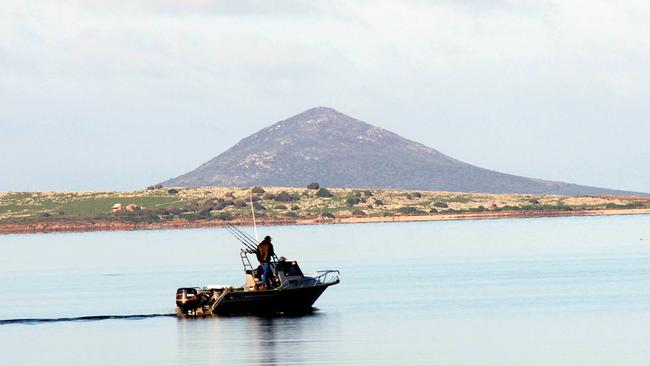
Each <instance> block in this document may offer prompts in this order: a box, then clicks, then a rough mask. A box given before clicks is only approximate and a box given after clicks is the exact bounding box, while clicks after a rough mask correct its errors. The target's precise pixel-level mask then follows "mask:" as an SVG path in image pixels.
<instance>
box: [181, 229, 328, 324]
mask: <svg viewBox="0 0 650 366" xmlns="http://www.w3.org/2000/svg"><path fill="white" fill-rule="evenodd" d="M228 229H229V231H230V232H231V233H232V234H233V235H234V236H235V237H236V238H238V239H239V240H240V242H242V243H243V244H244V246H245V247H244V248H242V249H240V252H239V254H240V259H241V262H242V265H243V267H244V284H243V285H242V286H239V287H233V286H227V285H226V286H224V285H210V286H204V287H182V288H179V289H178V290H176V314H177V315H179V316H208V315H236V314H294V313H296V314H297V313H310V312H312V311H313V305H314V303H315V302H316V300H318V298H319V297H320V296H321V295H322V294H323V292H324V291H325V290H326V289H327V288H328V287H330V286H333V285H336V284H338V283H339V282H340V272H339V271H338V270H322V271H317V272H314V273H310V274H303V272H302V270H301V268H300V266H299V265H298V262H297V261H295V260H291V261H290V260H287V259H285V258H284V257H280V258H278V257H277V256H273V259H272V261H271V271H272V273H273V276H272V277H273V278H272V279H271V283H272V285H271V286H270V287H269V288H266V289H263V287H262V286H261V277H262V276H261V272H262V268H261V266H256V267H254V266H253V264H252V263H251V260H250V258H249V255H251V254H252V255H255V253H256V245H257V242H256V240H255V239H253V237H252V236H250V234H247V233H245V232H243V231H242V230H240V229H238V228H236V227H234V226H229V227H228Z"/></svg>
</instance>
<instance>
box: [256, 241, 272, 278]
mask: <svg viewBox="0 0 650 366" xmlns="http://www.w3.org/2000/svg"><path fill="white" fill-rule="evenodd" d="M256 254H257V260H258V261H259V262H260V264H261V265H262V286H263V287H264V288H265V289H268V288H270V287H271V258H272V257H273V256H274V255H275V252H274V251H273V244H271V237H270V236H266V237H265V238H264V240H262V242H261V243H260V244H259V245H258V246H257V252H256Z"/></svg>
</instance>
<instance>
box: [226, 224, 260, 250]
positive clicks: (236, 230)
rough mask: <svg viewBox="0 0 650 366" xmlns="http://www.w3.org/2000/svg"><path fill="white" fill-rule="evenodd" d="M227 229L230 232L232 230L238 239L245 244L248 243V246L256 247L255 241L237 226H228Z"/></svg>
mask: <svg viewBox="0 0 650 366" xmlns="http://www.w3.org/2000/svg"><path fill="white" fill-rule="evenodd" d="M228 227H229V228H230V229H231V230H233V231H234V232H236V233H238V234H239V236H240V237H242V238H243V239H244V240H246V242H248V244H250V245H253V246H255V247H257V242H256V241H255V239H253V238H252V237H251V236H250V234H248V233H247V232H245V231H243V230H240V229H239V228H238V227H237V226H235V225H233V224H228Z"/></svg>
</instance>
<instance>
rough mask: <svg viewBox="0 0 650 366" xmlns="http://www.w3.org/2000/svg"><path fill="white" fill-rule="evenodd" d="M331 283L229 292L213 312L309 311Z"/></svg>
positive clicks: (224, 313) (270, 312)
mask: <svg viewBox="0 0 650 366" xmlns="http://www.w3.org/2000/svg"><path fill="white" fill-rule="evenodd" d="M331 285H333V283H332V284H323V285H317V286H309V287H300V288H291V289H274V290H267V291H237V292H231V293H228V294H227V295H226V296H225V297H224V299H223V300H222V301H221V302H219V304H218V305H217V306H216V307H215V308H214V310H213V313H214V314H218V315H226V314H273V313H305V312H310V311H311V310H312V305H313V304H314V303H315V302H316V300H318V298H319V297H320V295H321V294H322V293H323V292H324V291H325V290H326V289H327V288H328V287H329V286H331Z"/></svg>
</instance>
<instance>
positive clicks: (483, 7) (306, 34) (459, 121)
mask: <svg viewBox="0 0 650 366" xmlns="http://www.w3.org/2000/svg"><path fill="white" fill-rule="evenodd" d="M649 66H650V3H648V2H647V1H620V2H612V1H599V0H590V1H575V0H563V1H525V0H523V1H522V0H519V1H506V0H494V1H480V0H477V1H471V0H459V1H451V0H442V1H350V0H347V1H282V0H280V1H250V0H240V1H209V0H143V1H135V0H129V1H119V0H113V1H96V0H84V1H76V0H70V1H63V0H59V1H47V0H40V1H30V0H20V1H18V0H14V1H9V0H0V191H34V190H86V191H96V190H134V189H142V188H144V187H146V186H147V185H150V184H154V183H157V182H160V181H163V180H166V179H168V178H171V177H175V176H177V175H180V174H182V173H185V172H187V171H189V170H192V169H194V168H196V167H197V166H198V165H200V164H201V163H203V162H205V161H207V160H209V159H211V158H212V157H214V156H216V155H218V154H220V153H221V152H223V151H225V150H226V149H228V148H229V147H231V146H232V145H234V144H235V143H237V142H238V141H239V140H240V139H242V138H244V137H246V136H248V135H250V134H252V133H254V132H257V131H258V130H260V129H262V128H264V127H266V126H268V125H270V124H272V123H275V122H277V121H280V120H283V119H286V118H288V117H291V116H292V115H295V114H297V113H300V112H302V111H304V110H306V109H309V108H312V107H315V106H328V107H332V108H335V109H337V110H339V111H341V112H343V113H346V114H348V115H351V116H352V117H355V118H357V119H360V120H363V121H366V122H368V123H370V124H373V125H377V126H380V127H383V128H385V129H388V130H391V131H393V132H396V133H398V134H400V135H402V136H404V137H406V138H409V139H412V140H415V141H418V142H421V143H423V144H425V145H428V146H431V147H433V148H435V149H437V150H439V151H441V152H443V153H445V154H447V155H450V156H452V157H454V158H457V159H460V160H463V161H466V162H468V163H471V164H474V165H477V166H481V167H484V168H488V169H492V170H498V171H501V172H505V173H511V174H517V175H523V176H528V177H535V178H543V179H548V180H559V181H567V182H572V183H578V184H585V185H593V186H600V187H608V188H617V189H626V190H635V191H642V192H650V169H648V167H650V146H649V144H648V142H649V140H650V138H649V137H650V120H649V116H650V102H649V100H650V72H649V70H650V68H649Z"/></svg>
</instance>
